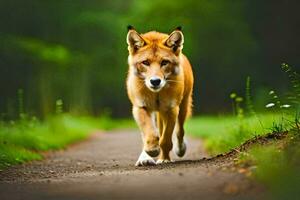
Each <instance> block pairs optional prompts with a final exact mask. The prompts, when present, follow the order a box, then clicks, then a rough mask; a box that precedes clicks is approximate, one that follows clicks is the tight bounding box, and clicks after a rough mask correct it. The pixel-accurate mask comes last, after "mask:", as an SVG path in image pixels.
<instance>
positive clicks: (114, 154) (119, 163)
mask: <svg viewBox="0 0 300 200" xmlns="http://www.w3.org/2000/svg"><path fill="white" fill-rule="evenodd" d="M140 151H141V139H140V135H139V133H138V132H137V131H135V130H122V131H121V130H120V131H114V132H109V133H97V134H94V135H93V136H92V137H91V138H90V139H89V140H87V141H85V142H82V143H80V144H76V145H73V146H71V147H70V148H68V149H67V150H64V151H58V152H53V153H48V154H47V155H46V159H45V160H43V161H35V162H32V163H28V164H24V165H19V166H15V167H12V168H10V169H8V170H4V171H2V172H1V173H0V199H1V200H8V199H22V200H24V199H30V200H34V199H43V200H47V199H55V200H59V199H70V200H71V199H72V200H74V199H84V200H89V199H95V200H96V199H97V200H99V199H172V200H175V199H180V200H181V199H184V200H187V199H258V196H261V195H259V194H261V192H262V189H261V188H260V187H258V186H257V184H255V183H253V182H251V181H250V180H249V179H247V178H245V177H244V175H241V174H239V173H237V172H231V171H230V170H227V168H229V167H230V166H231V162H232V158H226V159H218V158H217V159H212V160H209V159H203V157H205V156H206V155H205V152H204V151H203V147H202V143H201V141H200V140H196V139H192V138H188V151H187V155H186V156H185V157H184V158H183V159H181V161H179V160H178V161H176V162H174V163H171V164H166V165H160V166H153V167H135V166H134V163H135V161H136V160H137V158H138V156H139V153H140ZM172 158H176V156H175V155H174V154H173V155H172ZM225 168H226V170H224V169H225Z"/></svg>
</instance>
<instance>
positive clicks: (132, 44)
mask: <svg viewBox="0 0 300 200" xmlns="http://www.w3.org/2000/svg"><path fill="white" fill-rule="evenodd" d="M127 44H128V50H129V51H130V52H136V51H137V50H139V49H140V48H141V47H143V46H145V45H146V42H145V40H144V39H143V38H142V36H140V34H138V32H137V31H136V30H134V29H133V27H132V26H130V28H128V33H127Z"/></svg>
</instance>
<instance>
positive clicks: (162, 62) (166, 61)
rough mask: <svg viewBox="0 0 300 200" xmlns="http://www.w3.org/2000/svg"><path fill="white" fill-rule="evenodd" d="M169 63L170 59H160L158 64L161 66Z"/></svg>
mask: <svg viewBox="0 0 300 200" xmlns="http://www.w3.org/2000/svg"><path fill="white" fill-rule="evenodd" d="M169 63H170V61H168V60H162V61H161V63H160V65H161V66H165V65H167V64H169Z"/></svg>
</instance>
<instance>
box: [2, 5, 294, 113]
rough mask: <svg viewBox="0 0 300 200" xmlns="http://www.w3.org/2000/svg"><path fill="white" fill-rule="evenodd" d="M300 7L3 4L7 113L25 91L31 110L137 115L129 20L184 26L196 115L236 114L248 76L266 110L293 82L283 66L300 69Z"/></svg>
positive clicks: (163, 27) (144, 27)
mask: <svg viewBox="0 0 300 200" xmlns="http://www.w3.org/2000/svg"><path fill="white" fill-rule="evenodd" d="M299 7H300V3H299V1H297V0H282V1H258V0H244V1H233V0H214V1H211V0H199V1H194V0H184V1H181V0H173V1H158V0H143V1H137V0H113V1H112V0H89V1H86V0H72V1H71V0H59V1H58V0H51V1H50V0H47V1H46V0H45V1H39V0H26V1H21V0H10V1H1V2H0V41H1V45H0V92H1V93H0V113H3V114H2V118H7V119H10V118H15V117H16V116H17V115H18V113H19V110H18V109H20V108H18V95H19V96H20V95H21V94H20V93H22V92H24V102H25V105H24V108H25V111H26V113H29V114H31V115H35V116H39V117H45V116H46V115H48V114H51V113H53V112H55V104H56V103H57V102H59V103H60V104H61V103H62V102H63V109H64V111H70V112H73V113H80V114H81V113H84V114H92V115H98V114H101V113H103V112H105V113H107V112H110V113H111V114H112V115H113V116H114V117H125V116H130V112H131V111H130V110H131V108H130V104H129V101H128V99H127V95H126V88H125V84H124V83H125V78H126V73H127V54H128V52H127V44H126V34H127V30H126V26H127V25H128V24H131V25H133V26H134V27H136V29H137V30H138V31H140V32H142V33H143V32H147V31H150V30H157V31H160V32H166V33H170V32H171V31H172V30H173V29H174V28H175V27H177V26H178V25H182V26H183V32H184V35H185V46H184V50H183V51H184V53H185V54H186V55H187V56H188V57H189V59H190V61H191V63H192V65H193V68H194V72H195V79H196V83H195V90H194V104H195V107H194V110H195V114H203V113H206V114H213V113H220V112H228V111H230V110H231V107H230V103H231V100H230V98H229V94H230V93H231V92H232V91H237V92H239V93H242V92H243V91H245V84H244V83H245V80H246V77H247V76H248V75H249V76H250V77H251V80H252V83H253V84H252V86H253V88H251V90H252V92H253V98H254V104H255V105H256V106H257V108H259V107H260V106H261V107H262V106H263V105H265V103H266V101H265V100H266V98H267V97H268V91H269V89H271V88H270V87H274V88H277V89H279V90H280V91H282V92H284V91H285V89H286V82H287V81H286V77H285V75H284V73H282V70H281V69H280V64H281V63H282V62H288V63H289V64H290V65H292V66H293V67H294V68H295V69H296V70H298V69H299V66H300V56H299V47H300V40H299V35H300V18H299V17H298V15H299ZM20 89H22V90H20ZM18 90H19V94H18V92H17V91H18ZM22 96H23V95H22ZM61 101H62V102H61ZM4 113H5V114H4Z"/></svg>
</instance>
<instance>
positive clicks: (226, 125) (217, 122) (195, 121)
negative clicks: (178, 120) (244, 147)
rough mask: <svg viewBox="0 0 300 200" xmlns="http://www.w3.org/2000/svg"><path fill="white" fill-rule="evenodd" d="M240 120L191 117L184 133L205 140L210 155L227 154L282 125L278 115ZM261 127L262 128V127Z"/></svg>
mask: <svg viewBox="0 0 300 200" xmlns="http://www.w3.org/2000/svg"><path fill="white" fill-rule="evenodd" d="M258 117H259V121H258V119H257V117H256V116H252V117H247V118H244V119H242V120H240V119H238V118H237V117H235V116H218V117H215V116H211V117H193V118H192V119H190V120H189V121H188V122H187V124H186V132H187V133H188V134H190V135H192V136H196V137H201V138H203V139H204V140H205V147H206V149H207V151H208V152H209V153H211V154H212V155H215V154H219V153H224V152H227V151H229V150H231V149H233V148H235V147H237V146H239V145H240V144H242V143H243V142H245V141H246V140H248V139H250V138H252V137H254V136H257V135H263V134H266V133H270V132H272V131H273V128H274V126H276V124H282V123H283V122H282V116H281V115H280V114H274V113H269V114H260V115H259V116H258ZM262 125H263V126H262Z"/></svg>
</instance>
